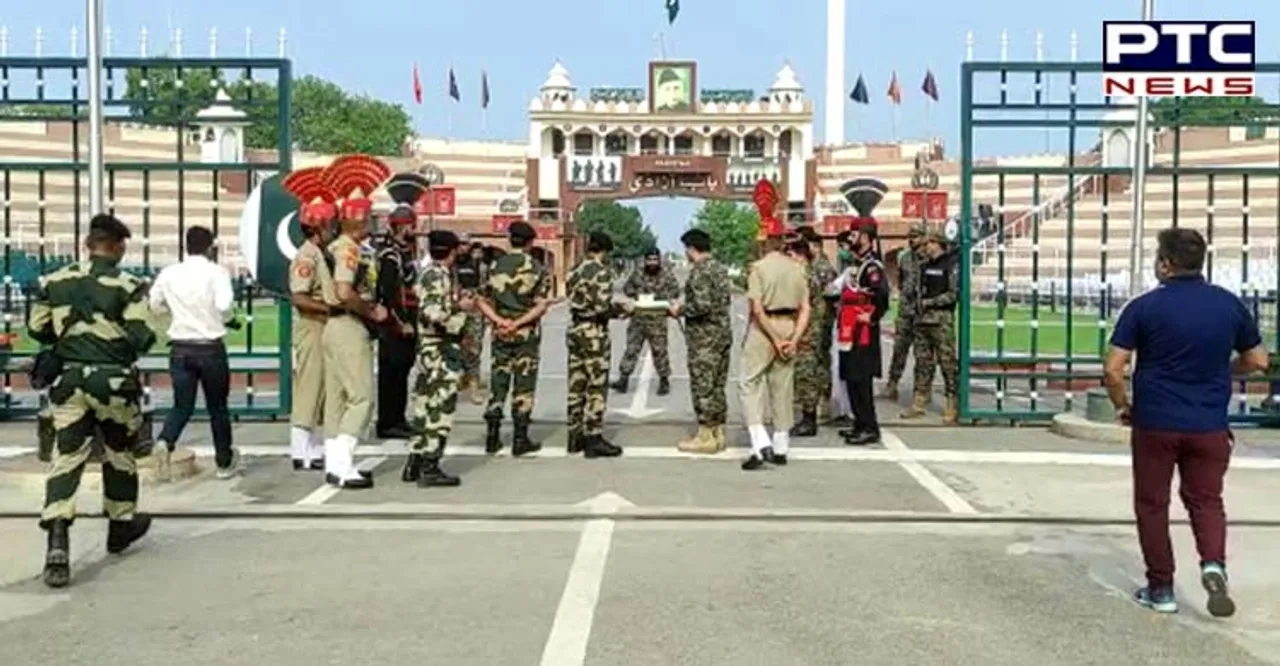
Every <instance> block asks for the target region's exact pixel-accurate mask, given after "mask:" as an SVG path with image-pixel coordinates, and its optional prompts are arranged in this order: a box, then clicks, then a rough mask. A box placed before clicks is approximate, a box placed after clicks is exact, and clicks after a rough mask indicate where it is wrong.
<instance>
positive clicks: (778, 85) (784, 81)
mask: <svg viewBox="0 0 1280 666" xmlns="http://www.w3.org/2000/svg"><path fill="white" fill-rule="evenodd" d="M800 90H804V86H802V85H800V80H799V79H798V78H796V71H795V70H794V69H791V63H787V64H784V65H783V66H782V69H780V70H778V75H777V76H775V77H774V78H773V85H772V86H769V92H781V91H788V92H790V91H800Z"/></svg>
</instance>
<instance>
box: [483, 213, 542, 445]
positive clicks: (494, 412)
mask: <svg viewBox="0 0 1280 666" xmlns="http://www.w3.org/2000/svg"><path fill="white" fill-rule="evenodd" d="M507 237H508V240H509V241H510V243H511V251H510V252H507V253H506V254H503V255H502V256H501V257H499V258H498V259H497V260H496V261H495V262H494V264H493V268H492V270H491V271H490V273H489V280H488V282H486V283H485V285H484V288H483V290H482V294H481V296H482V298H481V299H480V300H478V301H477V303H476V305H477V307H479V308H480V311H481V312H483V313H484V316H485V317H486V318H487V319H488V320H489V321H490V322H492V323H493V340H492V342H491V345H490V349H491V352H490V354H491V356H492V373H491V377H490V380H489V388H490V391H491V392H490V394H489V404H488V406H487V407H486V408H485V412H484V420H485V425H486V426H487V429H486V433H485V445H484V446H485V451H487V452H488V453H490V454H493V453H497V452H498V451H501V450H502V440H501V438H500V434H501V429H502V409H503V407H504V406H505V405H506V402H507V396H508V394H510V396H511V420H512V423H513V424H514V425H515V434H514V435H513V436H512V440H511V455H513V456H522V455H525V454H527V453H533V452H535V451H538V450H539V449H541V448H542V445H541V444H539V443H537V442H534V441H533V440H531V439H529V423H530V421H531V420H532V418H533V399H534V391H535V389H537V386H538V362H539V353H540V349H539V347H540V345H541V343H542V326H541V321H542V316H543V315H544V314H546V312H547V308H548V307H550V305H551V280H550V278H549V277H548V276H547V272H546V271H545V270H544V269H543V267H542V264H540V263H539V262H538V261H537V260H535V259H534V258H533V257H531V256H529V252H528V249H529V246H530V244H531V243H533V239H534V238H536V237H537V233H536V232H535V231H534V229H533V227H532V226H530V225H529V224H528V223H527V222H513V223H511V225H510V226H509V227H507Z"/></svg>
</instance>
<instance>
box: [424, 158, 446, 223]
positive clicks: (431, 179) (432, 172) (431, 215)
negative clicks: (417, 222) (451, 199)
mask: <svg viewBox="0 0 1280 666" xmlns="http://www.w3.org/2000/svg"><path fill="white" fill-rule="evenodd" d="M418 175H419V176H422V179H423V180H425V181H427V199H428V208H427V230H428V231H435V230H436V199H435V197H434V196H432V192H431V190H432V188H435V187H439V186H441V185H443V184H444V170H443V169H441V168H440V167H439V166H438V165H436V164H433V163H430V162H428V163H426V164H424V165H422V166H421V167H419V168H418Z"/></svg>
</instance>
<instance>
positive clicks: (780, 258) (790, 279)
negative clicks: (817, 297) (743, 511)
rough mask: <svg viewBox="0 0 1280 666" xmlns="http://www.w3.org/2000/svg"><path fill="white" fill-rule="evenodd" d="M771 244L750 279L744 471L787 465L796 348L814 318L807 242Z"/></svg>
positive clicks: (789, 238)
mask: <svg viewBox="0 0 1280 666" xmlns="http://www.w3.org/2000/svg"><path fill="white" fill-rule="evenodd" d="M779 241H781V242H779ZM769 244H770V248H769V250H770V251H769V252H768V253H767V254H765V256H763V257H761V258H760V259H759V260H758V261H756V262H755V263H754V264H752V266H751V273H750V275H748V276H747V300H748V302H749V305H750V308H751V318H750V321H749V322H748V328H747V333H746V339H745V340H743V343H742V371H741V377H742V380H741V381H742V412H743V420H744V421H745V422H746V425H747V432H748V434H750V436H751V456H750V457H749V458H747V459H746V460H745V461H743V463H742V469H744V470H755V469H760V468H761V467H762V466H763V465H764V463H766V462H769V463H773V464H776V465H785V464H787V451H788V449H789V447H790V440H789V437H790V433H789V431H790V429H791V426H792V425H794V424H793V423H792V422H793V421H794V420H795V402H794V399H795V395H794V381H795V354H796V346H797V345H799V344H800V340H801V339H802V338H803V337H804V332H805V329H806V328H807V327H808V325H809V316H810V312H809V279H808V276H806V274H805V268H804V266H805V262H806V261H807V260H806V259H805V253H806V252H808V243H807V242H806V241H805V240H804V239H803V238H801V237H800V236H796V235H787V236H785V237H783V238H781V239H779V238H772V239H770V240H769ZM780 248H782V249H780ZM783 249H785V252H784V251H783ZM766 413H769V414H772V415H773V437H772V439H771V438H770V436H769V431H768V430H767V429H765V426H764V421H765V414H766Z"/></svg>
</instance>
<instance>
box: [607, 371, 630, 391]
mask: <svg viewBox="0 0 1280 666" xmlns="http://www.w3.org/2000/svg"><path fill="white" fill-rule="evenodd" d="M630 380H631V378H630V377H628V376H626V375H622V376H620V377H618V381H616V382H614V383H612V384H610V385H609V388H611V389H613V390H614V391H617V392H618V393H626V392H627V382H628V381H630Z"/></svg>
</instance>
